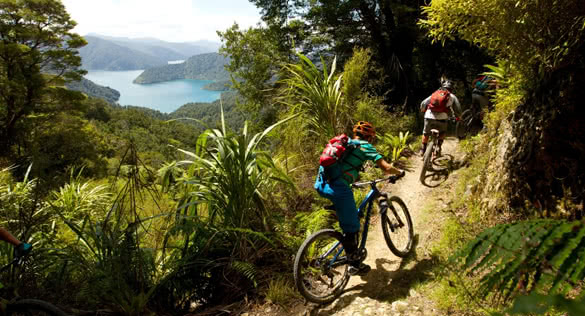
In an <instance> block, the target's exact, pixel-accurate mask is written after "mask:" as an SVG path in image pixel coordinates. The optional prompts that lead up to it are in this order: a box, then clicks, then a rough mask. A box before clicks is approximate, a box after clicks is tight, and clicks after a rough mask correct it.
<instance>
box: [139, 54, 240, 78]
mask: <svg viewBox="0 0 585 316" xmlns="http://www.w3.org/2000/svg"><path fill="white" fill-rule="evenodd" d="M228 62H229V59H228V58H226V57H224V56H222V55H220V54H218V53H208V54H200V55H195V56H192V57H190V58H189V59H187V60H186V61H185V62H184V63H181V64H171V65H165V66H160V67H155V68H151V69H146V70H145V71H144V72H142V73H141V74H140V75H139V76H138V77H137V78H136V79H134V81H133V82H134V83H139V84H147V83H155V82H163V81H170V80H177V79H198V80H213V81H226V80H228V79H229V78H230V76H229V73H228V72H227V71H226V70H225V68H224V66H225V65H226V64H227V63H228Z"/></svg>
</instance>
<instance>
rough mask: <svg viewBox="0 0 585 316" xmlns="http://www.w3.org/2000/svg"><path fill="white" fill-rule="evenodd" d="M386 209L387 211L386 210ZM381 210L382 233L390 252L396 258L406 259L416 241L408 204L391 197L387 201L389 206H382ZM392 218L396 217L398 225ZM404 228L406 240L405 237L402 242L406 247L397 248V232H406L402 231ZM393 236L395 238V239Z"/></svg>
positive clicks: (401, 239)
mask: <svg viewBox="0 0 585 316" xmlns="http://www.w3.org/2000/svg"><path fill="white" fill-rule="evenodd" d="M384 208H386V209H385V210H384ZM380 209H381V211H380V214H381V216H382V221H381V222H382V231H383V233H384V239H385V240H386V244H387V245H388V248H390V251H392V253H393V254H395V255H396V256H398V257H401V258H402V257H406V256H407V255H408V253H409V252H410V251H411V250H412V244H413V241H414V228H413V225H412V219H411V218H410V213H409V212H408V208H407V207H406V204H405V203H404V201H402V199H401V198H399V197H397V196H391V197H390V198H389V199H388V200H387V206H382V207H381V208H380ZM401 214H402V215H403V216H401ZM391 217H394V218H395V219H396V221H397V222H398V223H397V224H394V223H393V221H392V220H391ZM396 225H398V227H396ZM403 228H406V233H407V235H406V240H404V239H405V238H404V237H402V238H400V241H402V243H404V246H397V245H396V244H397V241H398V239H399V238H398V237H399V235H397V231H398V230H401V232H404V230H402V229H403ZM392 236H394V238H393V237H392ZM393 239H394V241H393Z"/></svg>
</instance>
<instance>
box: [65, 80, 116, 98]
mask: <svg viewBox="0 0 585 316" xmlns="http://www.w3.org/2000/svg"><path fill="white" fill-rule="evenodd" d="M66 86H67V88H68V89H71V90H75V91H81V92H83V93H85V94H87V95H89V96H92V97H96V98H101V99H104V100H106V101H108V102H109V103H116V102H117V101H118V100H119V99H120V92H119V91H118V90H115V89H112V88H110V87H104V86H101V85H99V84H97V83H95V82H93V81H91V80H88V79H85V78H81V80H79V81H71V82H69V83H67V84H66Z"/></svg>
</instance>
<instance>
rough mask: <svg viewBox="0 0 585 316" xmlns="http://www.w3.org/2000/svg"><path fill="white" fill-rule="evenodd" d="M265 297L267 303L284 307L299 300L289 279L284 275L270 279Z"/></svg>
mask: <svg viewBox="0 0 585 316" xmlns="http://www.w3.org/2000/svg"><path fill="white" fill-rule="evenodd" d="M265 295H266V301H267V302H270V303H273V304H278V305H282V306H286V304H288V303H290V302H291V301H292V300H295V299H300V295H299V293H298V292H297V291H296V289H295V286H294V282H293V281H292V280H291V277H290V276H288V277H287V276H284V275H283V276H277V277H273V278H271V280H270V283H269V284H268V289H267V290H266V294H265Z"/></svg>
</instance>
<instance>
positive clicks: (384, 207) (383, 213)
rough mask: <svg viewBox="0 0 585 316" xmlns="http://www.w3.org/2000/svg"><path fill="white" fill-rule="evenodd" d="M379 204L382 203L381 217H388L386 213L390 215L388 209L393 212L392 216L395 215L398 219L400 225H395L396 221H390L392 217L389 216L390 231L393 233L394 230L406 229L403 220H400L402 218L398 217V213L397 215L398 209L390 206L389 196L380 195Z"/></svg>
mask: <svg viewBox="0 0 585 316" xmlns="http://www.w3.org/2000/svg"><path fill="white" fill-rule="evenodd" d="M379 203H380V215H381V216H386V213H388V209H390V210H391V211H392V214H394V218H395V219H396V221H398V223H397V224H395V223H394V221H391V220H390V216H388V223H389V224H390V230H391V231H392V232H394V230H396V229H397V228H401V227H404V223H403V222H402V219H401V218H400V216H398V213H396V209H394V207H393V206H392V204H388V195H387V194H381V195H380V202H379Z"/></svg>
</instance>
